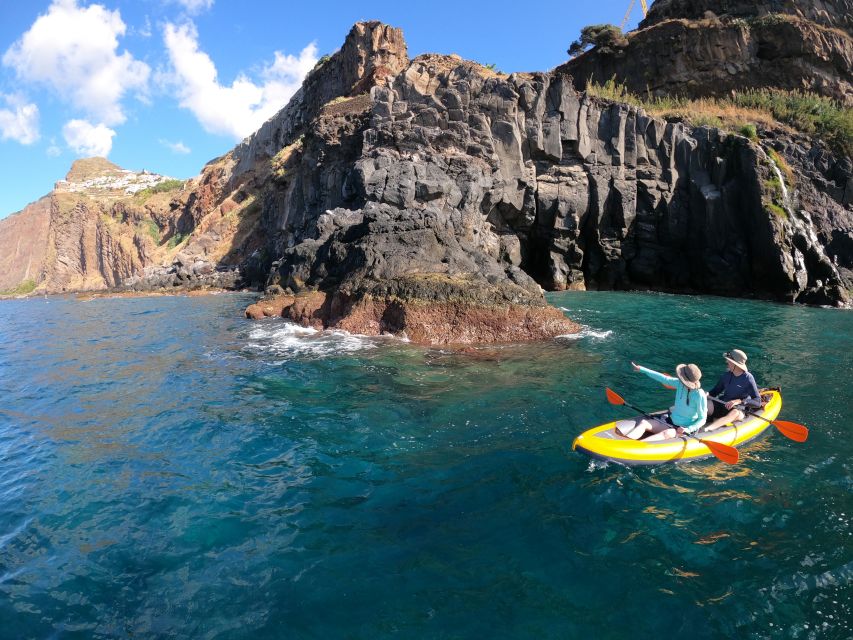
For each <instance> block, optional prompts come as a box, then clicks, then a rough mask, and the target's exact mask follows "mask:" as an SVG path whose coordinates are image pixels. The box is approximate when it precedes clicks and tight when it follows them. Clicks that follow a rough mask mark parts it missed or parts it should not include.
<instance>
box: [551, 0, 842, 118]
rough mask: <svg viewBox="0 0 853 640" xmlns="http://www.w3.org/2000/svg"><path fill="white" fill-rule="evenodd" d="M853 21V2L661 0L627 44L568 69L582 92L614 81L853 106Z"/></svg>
mask: <svg viewBox="0 0 853 640" xmlns="http://www.w3.org/2000/svg"><path fill="white" fill-rule="evenodd" d="M851 16H853V1H851V0H818V1H814V0H760V1H758V2H748V1H746V0H657V1H656V2H655V3H654V4H652V6H651V8H650V10H649V14H648V16H647V17H646V19H645V20H644V21H643V22H642V23H640V28H639V29H638V30H637V31H634V32H631V33H629V34H626V35H627V38H626V40H625V44H624V46H622V47H617V48H613V47H607V48H606V49H607V50H599V49H592V50H591V51H588V52H587V53H585V54H583V55H580V56H578V57H577V58H574V59H572V60H570V61H569V62H568V63H566V64H565V65H564V66H563V67H561V68H560V71H561V72H565V73H568V74H569V75H571V76H572V77H573V78H574V80H575V84H576V86H578V87H579V88H581V89H583V88H585V87H586V85H587V83H588V82H589V81H590V80H591V79H595V80H597V81H599V82H603V81H605V80H609V79H611V78H615V79H616V80H617V81H618V82H620V83H622V84H625V85H626V86H627V87H628V89H629V90H630V91H632V92H633V93H636V94H650V95H657V96H661V95H681V96H688V97H708V96H723V95H726V94H727V93H729V92H731V91H737V90H744V89H750V88H768V87H770V88H779V89H788V90H808V91H815V92H817V93H820V94H822V95H826V96H829V97H832V98H834V99H836V100H839V101H841V102H843V103H845V104H847V105H848V106H853V76H851V68H852V67H853V37H851V34H853V17H851Z"/></svg>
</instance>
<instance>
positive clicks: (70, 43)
mask: <svg viewBox="0 0 853 640" xmlns="http://www.w3.org/2000/svg"><path fill="white" fill-rule="evenodd" d="M126 29H127V27H126V26H125V24H124V22H122V19H121V15H120V14H119V12H118V11H109V10H108V9H106V8H105V7H103V6H102V5H99V4H92V5H89V6H88V7H78V6H77V0H54V2H53V4H51V5H50V7H49V8H48V10H47V13H46V14H44V15H41V16H39V17H38V18H37V19H36V21H35V22H34V23H33V25H32V26H31V27H30V29H29V31H27V32H26V33H25V34H24V35H23V36H21V38H20V39H19V40H18V41H17V42H15V43H14V44H13V45H12V46H11V47H9V49H8V50H7V51H6V53H5V54H4V55H3V64H4V65H6V66H8V67H12V68H13V69H15V71H16V72H17V75H18V77H19V78H20V79H21V80H24V81H26V82H34V83H39V84H44V85H47V86H49V87H52V88H53V89H54V90H55V91H56V92H57V93H58V94H59V95H60V96H61V97H62V98H63V99H64V100H67V101H69V102H70V103H71V104H72V105H74V106H75V107H77V108H79V109H82V110H83V111H85V112H86V113H88V114H89V115H90V116H92V117H94V118H96V119H98V120H100V121H101V122H104V123H106V124H108V125H115V124H120V123H122V122H124V120H125V115H124V109H123V108H122V104H121V101H122V98H123V97H124V95H125V93H127V92H129V91H137V92H144V91H145V89H146V87H147V85H148V77H149V75H150V72H151V70H150V68H149V67H148V65H147V64H145V63H144V62H140V61H139V60H135V59H134V57H133V56H132V55H131V54H130V53H128V52H127V51H125V52H123V53H121V54H119V53H118V51H117V49H118V37H119V36H123V35H124V34H125V31H126Z"/></svg>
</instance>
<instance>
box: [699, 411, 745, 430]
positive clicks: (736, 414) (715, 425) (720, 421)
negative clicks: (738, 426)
mask: <svg viewBox="0 0 853 640" xmlns="http://www.w3.org/2000/svg"><path fill="white" fill-rule="evenodd" d="M741 419H743V412H742V411H740V410H738V409H732V410H731V411H729V412H728V413H727V414H726V415H724V416H721V417H719V418H717V419H716V420H714V421H713V422H712V423H711V424H709V425H706V426H705V428H704V429H702V430H703V431H714V430H715V429H719V428H720V427H722V426H723V425H726V424H729V423H730V422H734V421H735V420H741Z"/></svg>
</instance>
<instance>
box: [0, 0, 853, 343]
mask: <svg viewBox="0 0 853 640" xmlns="http://www.w3.org/2000/svg"><path fill="white" fill-rule="evenodd" d="M658 4H660V5H661V6H660V8H659V9H658V8H657V7H658ZM675 4H676V3H675V2H670V3H664V2H661V3H656V5H655V7H656V10H657V11H658V12H659V14H658V17H657V18H656V17H655V14H654V12H652V13H650V15H649V20H650V22H649V26H648V27H647V29H646V30H654V29H659V28H662V27H665V26H666V25H667V24H670V23H671V22H672V19H670V18H669V17H666V16H669V15H671V14H665V13H663V12H664V10H667V11H670V10H671V11H675V8H673V7H674V5H675ZM733 4H734V3H733ZM825 4H827V5H829V4H832V3H828V2H827V3H825ZM683 5H684V6H685V7H686V6H688V5H689V7H693V6H694V5H696V7H697V8H696V9H695V10H696V11H698V10H699V8H698V7H699V6H700V3H699V2H698V0H697V1H696V2H693V3H683ZM667 7H669V8H667ZM685 10H686V9H685ZM691 10H693V9H691ZM826 15H828V16H829V19H828V20H824V21H823V22H820V21H818V18H822V17H825V16H824V14H821V13H814V12H812V13H803V15H802V16H794V17H795V18H797V19H802V20H806V21H808V22H809V23H810V24H814V25H817V26H818V27H819V28H821V29H839V28H841V27H843V26H844V25H845V24H846V23H844V22H843V20H842V21H841V22H838V21H835V22H833V20H835V18H833V17H832V16H835V15H836V14H831V15H830V14H826ZM703 16H704V14H703ZM718 19H719V20H720V21H721V23H722V24H727V23H724V22H722V20H723V19H722V18H718ZM734 19H735V18H732V20H734ZM738 19H739V18H738ZM679 20H680V19H679ZM701 20H712V18H711V17H708V16H704V17H702V18H701ZM676 22H678V21H676ZM688 22H691V20H688ZM777 23H778V24H781V25H782V28H787V26H786V25H787V24H788V21H787V20H782V21H777ZM783 23H784V24H783ZM679 24H680V23H679ZM691 24H692V23H691ZM690 28H694V27H690ZM696 28H697V29H698V27H696ZM738 28H740V27H738ZM750 28H751V27H750ZM768 28H770V27H768ZM657 33H658V34H661V33H663V32H657ZM657 46H658V47H660V46H661V45H657ZM591 53H592V54H595V52H594V51H593V52H591ZM587 56H590V53H588V54H585V55H584V56H581V58H586V57H587ZM581 58H579V59H578V60H580V59H581ZM688 58H689V56H688ZM590 59H595V58H594V57H593V58H590ZM685 59H687V58H685ZM833 64H835V62H833ZM840 64H842V66H843V64H847V65H848V66H847V67H846V68H847V78H848V80H849V63H846V62H844V61H843V60H842V63H840ZM570 71H571V68H570V67H568V66H566V67H562V68H558V69H556V70H554V71H552V72H549V73H530V74H513V75H510V76H507V75H504V74H499V73H495V72H494V71H492V70H489V69H487V68H485V67H482V66H481V65H479V64H477V63H475V62H470V61H465V60H462V59H460V58H458V57H456V56H441V55H423V56H420V57H418V58H415V59H414V60H410V59H409V58H408V55H407V51H406V46H405V42H404V40H403V37H402V33H401V32H400V31H399V30H397V29H393V28H391V27H388V26H386V25H382V24H380V23H359V24H357V25H356V26H355V27H354V28H353V30H352V31H351V32H350V34H349V35H348V36H347V39H346V41H345V43H344V45H343V46H342V48H341V49H340V50H339V51H338V52H336V53H335V54H334V55H332V56H331V57H329V58H328V59H324V60H323V61H321V63H318V65H317V67H316V68H315V69H314V70H313V71H312V72H311V73H310V74H309V75H308V77H307V78H306V80H305V82H304V84H303V87H302V89H301V90H300V91H299V92H298V93H297V94H296V95H295V96H294V98H293V99H292V100H291V102H290V103H289V104H288V105H287V106H286V107H285V108H284V109H283V110H282V111H281V112H280V113H279V114H278V115H276V116H275V117H273V118H272V119H271V120H270V121H269V122H267V123H266V124H265V125H264V126H263V127H262V128H261V129H260V130H259V131H258V132H257V133H256V134H254V135H253V136H250V137H249V138H247V139H246V140H245V141H244V142H243V143H241V144H240V145H238V146H237V147H236V148H235V149H234V150H233V151H231V152H229V153H228V154H226V155H225V156H223V157H222V158H219V159H217V160H215V161H214V162H212V163H210V164H209V165H208V166H206V167H205V168H204V170H203V172H202V174H201V175H200V176H199V177H198V178H196V179H193V180H192V181H189V182H188V183H187V184H186V185H184V186H183V188H182V189H181V190H179V191H175V192H173V193H171V194H169V195H168V196H167V197H166V196H164V201H163V204H162V206H160V207H159V208H149V211H150V215H151V218H152V219H153V220H155V222H156V224H157V228H158V229H159V231H160V237H161V238H179V239H180V244H178V245H177V246H175V247H173V248H172V249H170V250H168V251H167V250H165V249H163V248H162V247H161V245H159V244H158V245H157V247H158V248H157V249H156V251H149V252H147V253H145V256H146V258H145V263H144V264H145V266H143V268H141V269H140V268H139V267H138V266H137V267H136V271H135V273H134V275H133V276H132V277H130V278H125V279H124V286H125V287H129V288H132V289H135V290H146V289H152V288H162V287H167V288H170V289H171V288H174V287H175V286H176V285H179V286H201V285H205V284H208V283H211V282H212V281H215V279H216V278H218V277H219V274H221V273H224V272H227V273H231V274H233V273H234V272H233V271H229V270H230V269H232V268H235V267H239V274H240V278H241V282H242V283H244V284H250V283H251V284H255V285H258V286H261V287H265V288H266V290H267V296H266V297H265V299H264V300H262V301H261V302H259V303H258V304H256V305H253V306H252V307H250V308H249V309H248V310H247V314H248V315H249V316H251V317H264V316H269V315H283V316H285V317H288V318H291V319H293V320H296V321H298V322H301V323H303V324H307V325H312V326H315V327H339V328H343V329H347V330H350V331H355V332H359V333H367V334H379V333H383V332H391V333H396V334H402V333H405V334H406V335H408V336H409V337H410V338H412V339H413V340H416V341H421V342H432V343H445V342H480V341H502V340H521V339H531V338H542V337H547V336H553V335H557V334H559V333H568V332H571V331H574V330H576V326H575V325H574V324H573V323H571V322H570V321H569V320H567V319H566V318H565V317H564V316H563V314H561V313H559V312H558V311H556V310H554V309H553V308H551V307H549V306H548V305H547V304H546V303H545V300H544V297H543V294H542V289H543V288H544V289H548V290H563V289H596V288H597V289H612V288H621V289H636V288H643V289H659V290H669V291H681V292H709V293H716V294H721V295H738V296H740V295H748V296H757V297H764V298H769V299H774V300H781V301H797V302H807V303H814V304H836V305H837V304H846V303H847V302H848V301H849V296H850V291H851V287H853V163H851V160H850V158H849V157H847V156H845V155H844V154H838V153H837V152H833V151H832V150H831V149H829V148H828V147H827V146H825V145H824V144H823V143H822V142H820V140H818V139H816V138H813V137H812V138H810V137H808V136H805V135H803V134H799V133H797V132H796V131H794V130H792V129H791V128H790V127H786V126H783V125H781V124H773V123H770V124H767V125H763V126H762V127H761V130H760V134H761V137H760V138H759V139H752V140H751V139H747V138H745V137H743V136H741V135H737V134H734V133H731V132H727V131H723V130H719V129H715V128H708V127H696V128H694V127H691V126H690V125H689V124H688V123H687V122H685V121H684V120H683V119H670V120H664V119H660V118H655V117H652V116H651V115H649V114H648V113H646V112H645V111H644V110H643V109H642V108H640V107H636V106H631V105H627V104H621V103H618V102H612V101H608V100H602V99H599V98H595V97H593V96H591V95H588V94H587V93H585V92H584V91H583V90H581V89H579V87H578V82H577V78H573V77H572V75H571V74H570ZM662 73H663V72H662ZM726 73H728V72H726ZM827 73H829V72H827ZM729 75H732V74H729ZM734 75H737V74H734ZM830 75H831V74H830ZM827 77H829V75H828V76H827ZM833 77H834V76H833ZM837 77H838V78H839V80H838V82H835V81H833V82H834V84H833V82H829V81H827V83H825V85H822V86H826V87H830V89H829V90H828V91H827V92H828V93H830V94H831V93H832V92H833V91H837V92H840V94H839V95H841V94H843V93H844V92H845V91H846V89H844V85H843V82H841V80H842V79H843V78H842V77H841V74H838V76H837ZM666 78H667V76H666V75H665V74H664V75H662V76H661V78H660V81H661V82H662V83H663V84H662V85H661V86H664V84H665V83H666V82H667V80H666ZM744 78H746V76H744ZM742 79H743V78H742ZM844 95H846V94H844ZM121 206H122V207H125V208H126V207H127V206H128V205H127V204H126V203H125V204H122V205H121ZM33 215H35V214H33ZM122 216H124V214H122ZM122 216H119V215H118V214H116V215H112V216H110V217H112V218H114V219H118V218H119V217H122ZM122 219H123V218H122ZM131 219H135V218H132V216H131ZM69 237H70V236H69ZM75 237H76V236H75ZM79 237H81V238H82V237H85V234H80V235H79ZM0 238H2V230H0ZM161 243H162V241H161ZM102 244H103V243H102ZM157 251H159V253H157ZM142 253H144V252H142ZM234 282H235V283H236V281H234Z"/></svg>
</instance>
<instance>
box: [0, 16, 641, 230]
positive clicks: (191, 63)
mask: <svg viewBox="0 0 853 640" xmlns="http://www.w3.org/2000/svg"><path fill="white" fill-rule="evenodd" d="M629 4H630V0H598V1H597V2H581V1H572V0H563V1H562V2H556V1H555V2H550V1H547V0H540V2H538V3H531V4H526V3H519V2H508V1H507V2H504V1H492V2H459V1H456V2H448V1H446V0H434V1H432V2H429V3H406V2H401V1H400V0H395V1H393V2H392V1H384V0H383V1H380V2H362V3H354V2H336V1H330V0H325V1H324V2H307V3H306V2H301V3H288V2H280V1H279V2H268V1H257V2H254V1H252V0H243V1H239V2H238V1H237V0H100V1H97V2H89V1H87V0H52V1H49V0H42V1H40V2H39V1H30V2H11V1H6V0H2V2H0V217H4V216H6V215H8V214H10V213H14V212H16V211H19V210H20V209H22V208H23V207H24V206H25V205H26V204H27V203H29V202H32V201H34V200H36V199H38V198H39V197H41V196H42V195H45V194H46V193H47V192H48V191H50V190H51V189H52V188H53V183H54V182H55V181H56V180H58V179H60V178H62V177H64V176H65V174H66V172H67V171H68V168H69V167H70V166H71V163H72V162H73V161H74V160H75V159H76V158H80V157H88V156H91V155H107V157H109V159H110V160H112V161H113V162H115V163H116V164H119V165H121V166H122V167H124V168H126V169H135V170H141V169H148V170H151V171H155V172H158V173H162V174H166V175H170V176H173V177H177V178H188V177H191V176H194V175H196V174H198V173H199V172H200V171H201V168H202V167H203V165H204V164H205V162H207V161H208V160H210V159H212V158H215V157H217V156H219V155H222V154H223V153H225V152H226V151H228V150H229V149H231V148H232V147H233V146H234V145H235V144H236V143H237V142H238V141H239V140H240V139H242V138H243V137H244V136H245V135H248V134H250V133H251V132H252V131H254V130H255V129H256V128H257V127H258V126H259V125H260V124H261V123H262V122H263V121H264V120H266V119H267V118H268V117H270V116H271V115H273V114H274V113H275V112H277V111H278V110H279V109H280V108H281V107H283V106H284V105H285V104H286V102H287V99H288V98H289V97H290V95H292V93H293V92H294V91H295V90H296V88H297V87H298V86H299V84H300V82H301V79H302V77H304V74H305V73H306V72H307V71H308V70H310V69H311V67H313V65H314V63H315V62H316V60H317V58H319V57H320V56H322V55H324V54H328V53H332V52H334V51H335V50H336V49H338V48H339V47H340V45H341V43H342V42H343V40H344V37H345V36H346V34H347V32H348V31H349V29H350V27H351V26H352V24H353V23H354V22H356V21H359V20H381V21H383V22H386V23H388V24H391V25H393V26H395V27H400V28H402V29H403V33H404V35H405V37H406V41H407V43H408V46H409V55H410V57H414V56H416V55H418V54H421V53H427V52H436V53H457V54H459V55H461V56H462V57H463V58H467V59H472V60H477V61H478V62H481V63H483V64H495V65H496V66H497V68H498V69H500V70H501V71H504V72H512V71H544V70H548V69H552V68H553V67H555V66H557V65H558V64H560V63H562V62H564V61H565V60H566V59H567V54H566V49H567V48H568V45H569V44H570V43H571V41H572V40H574V39H575V38H576V37H577V35H578V32H579V31H580V28H581V27H582V26H584V25H587V24H593V23H600V22H611V23H616V24H618V23H619V22H620V21H621V19H622V16H623V15H624V13H625V10H626V9H627V7H628V5H629ZM640 18H641V11H640V7H639V3H636V6H635V7H634V11H633V13H632V17H631V20H630V22H629V25H628V28H633V27H635V26H636V24H637V22H638V21H639V19H640Z"/></svg>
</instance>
